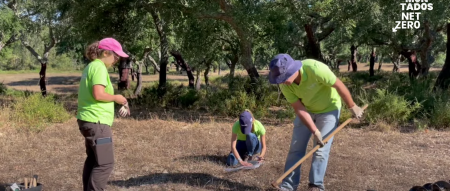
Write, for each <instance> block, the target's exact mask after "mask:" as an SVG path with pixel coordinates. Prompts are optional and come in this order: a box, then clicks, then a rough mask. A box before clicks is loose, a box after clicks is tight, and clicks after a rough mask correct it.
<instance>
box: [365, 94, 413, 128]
mask: <svg viewBox="0 0 450 191" xmlns="http://www.w3.org/2000/svg"><path fill="white" fill-rule="evenodd" d="M369 99H370V101H368V103H370V105H369V107H368V108H367V110H366V112H365V119H366V120H368V121H369V122H370V123H376V122H378V121H385V122H386V123H388V124H393V123H399V124H401V123H403V122H406V121H407V120H408V119H410V118H411V117H413V115H412V114H414V113H415V112H416V111H418V109H420V108H421V104H420V103H419V102H415V103H411V102H409V101H407V100H406V99H405V98H404V97H403V96H400V95H397V94H394V93H391V92H389V91H387V90H385V89H377V90H376V91H375V95H373V97H371V98H369Z"/></svg>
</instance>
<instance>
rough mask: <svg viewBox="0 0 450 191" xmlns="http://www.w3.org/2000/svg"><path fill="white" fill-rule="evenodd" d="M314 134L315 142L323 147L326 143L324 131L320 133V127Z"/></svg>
mask: <svg viewBox="0 0 450 191" xmlns="http://www.w3.org/2000/svg"><path fill="white" fill-rule="evenodd" d="M313 135H314V142H316V143H317V144H318V145H320V147H323V146H324V145H325V144H324V143H323V141H322V133H320V131H319V129H316V131H315V132H314V133H313Z"/></svg>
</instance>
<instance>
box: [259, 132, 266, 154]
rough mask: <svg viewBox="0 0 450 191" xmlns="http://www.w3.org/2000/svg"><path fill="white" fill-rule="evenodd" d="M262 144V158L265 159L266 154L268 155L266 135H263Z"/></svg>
mask: <svg viewBox="0 0 450 191" xmlns="http://www.w3.org/2000/svg"><path fill="white" fill-rule="evenodd" d="M261 144H262V149H261V155H260V156H261V158H263V159H264V156H265V155H266V135H261Z"/></svg>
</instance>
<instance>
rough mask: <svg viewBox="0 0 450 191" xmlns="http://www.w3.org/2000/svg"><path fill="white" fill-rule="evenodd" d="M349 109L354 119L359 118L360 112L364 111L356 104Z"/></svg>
mask: <svg viewBox="0 0 450 191" xmlns="http://www.w3.org/2000/svg"><path fill="white" fill-rule="evenodd" d="M350 111H351V112H352V115H353V117H355V118H356V119H359V118H361V117H362V114H363V113H364V110H363V109H362V108H360V107H359V106H358V105H356V104H355V105H354V106H353V107H352V108H350Z"/></svg>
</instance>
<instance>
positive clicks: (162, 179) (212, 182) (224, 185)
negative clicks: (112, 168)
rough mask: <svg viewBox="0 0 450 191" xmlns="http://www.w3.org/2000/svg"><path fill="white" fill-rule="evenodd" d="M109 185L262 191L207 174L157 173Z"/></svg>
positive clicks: (112, 182)
mask: <svg viewBox="0 0 450 191" xmlns="http://www.w3.org/2000/svg"><path fill="white" fill-rule="evenodd" d="M108 183H109V184H110V185H114V186H118V187H125V188H129V187H139V186H141V185H158V184H167V183H174V184H186V185H189V186H192V187H198V188H202V189H208V190H261V188H258V187H255V186H249V185H245V184H242V183H237V182H232V181H230V180H226V179H222V178H217V177H214V176H212V175H210V174H205V173H155V174H149V175H145V176H140V177H137V178H130V179H128V180H115V181H110V182H108Z"/></svg>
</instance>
